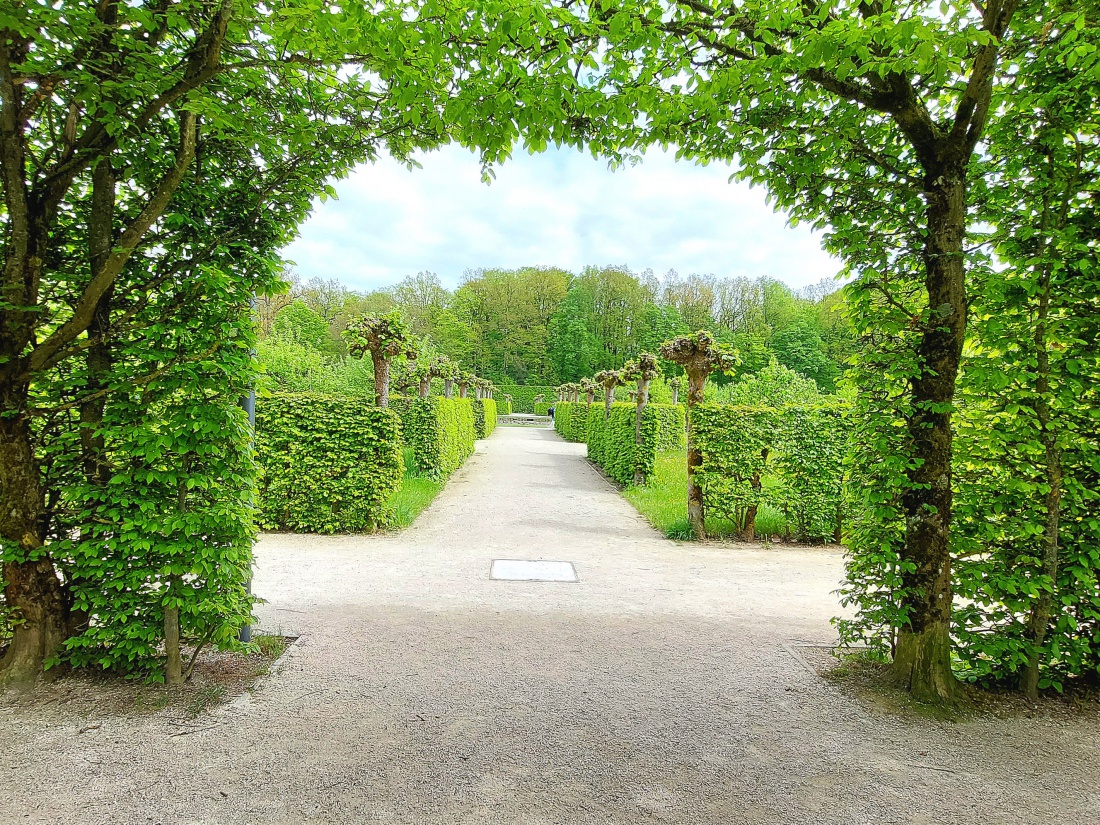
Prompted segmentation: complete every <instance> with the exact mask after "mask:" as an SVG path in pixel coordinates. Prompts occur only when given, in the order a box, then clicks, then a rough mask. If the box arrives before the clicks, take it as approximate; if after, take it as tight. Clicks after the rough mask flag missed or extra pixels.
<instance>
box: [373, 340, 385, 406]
mask: <svg viewBox="0 0 1100 825" xmlns="http://www.w3.org/2000/svg"><path fill="white" fill-rule="evenodd" d="M370 360H371V363H373V364H374V403H375V404H376V405H377V406H379V407H388V406H389V405H390V359H389V358H387V357H386V356H385V355H383V354H382V353H380V352H374V351H372V352H371V354H370Z"/></svg>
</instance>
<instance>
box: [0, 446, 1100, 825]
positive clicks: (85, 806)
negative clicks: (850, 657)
mask: <svg viewBox="0 0 1100 825" xmlns="http://www.w3.org/2000/svg"><path fill="white" fill-rule="evenodd" d="M494 558H520V559H524V558H526V559H550V560H563V561H571V562H573V563H574V564H575V565H576V568H577V571H578V573H579V576H580V582H579V583H570V584H561V583H554V584H552V583H542V582H501V581H491V580H489V578H488V575H489V566H490V563H491V561H492V559H494ZM841 567H842V564H841V558H840V556H839V554H838V553H836V552H834V551H831V550H790V549H784V550H763V549H759V548H756V549H750V548H729V547H718V546H713V547H711V546H707V547H697V546H691V545H678V544H675V543H673V542H669V541H666V540H664V539H663V538H661V537H660V536H659V535H657V534H656V533H655V532H654V531H652V530H651V529H650V528H649V527H648V526H647V525H646V524H645V523H644V521H643V520H642V519H641V518H640V517H639V516H638V515H637V514H636V512H635V511H634V510H633V508H631V507H630V505H629V504H627V503H626V502H625V501H623V500H622V498H621V497H620V496H619V495H618V494H617V493H616V492H615V491H614V490H613V489H612V488H611V486H610V485H609V484H608V483H607V482H606V481H604V479H603V478H602V477H600V476H599V475H598V474H597V473H596V472H595V471H594V470H593V469H592V468H591V467H590V466H589V465H588V464H587V462H586V461H585V460H584V458H583V447H581V446H579V445H573V444H567V443H565V442H563V441H561V440H560V439H558V438H557V436H556V435H554V433H553V432H551V431H549V430H534V429H520V428H504V429H500V430H498V431H497V433H496V434H495V435H494V436H493V438H491V439H490V440H488V441H487V442H484V443H482V444H481V445H480V446H479V452H478V453H477V454H476V455H475V456H473V457H472V458H471V459H470V461H469V462H467V464H466V466H465V467H464V468H463V469H462V470H461V471H459V473H458V474H456V476H455V477H454V478H453V479H452V480H451V482H450V483H449V484H448V485H447V488H446V489H445V490H444V491H443V493H442V494H441V495H440V497H439V498H438V500H437V501H436V502H435V503H434V504H433V505H432V507H431V508H430V509H429V510H428V511H427V512H426V513H425V514H424V515H423V516H422V518H421V520H420V521H419V522H418V524H417V525H416V526H415V527H414V528H413V529H411V530H409V531H406V532H405V533H403V534H401V535H398V536H390V537H332V538H318V537H308V536H292V535H270V536H265V537H264V538H263V539H262V541H261V543H260V545H259V548H258V561H257V575H256V580H255V589H256V592H257V593H259V594H260V595H262V596H263V597H264V598H266V599H267V600H268V603H267V604H266V605H264V606H263V607H262V609H261V623H262V625H263V626H264V627H265V628H266V629H268V630H282V631H284V632H292V633H301V634H302V638H301V640H300V642H299V643H298V645H296V646H295V647H294V648H293V649H292V651H291V652H290V654H289V655H288V656H287V658H286V659H285V662H284V664H283V665H282V667H281V669H280V670H279V672H278V673H276V674H275V675H273V676H272V677H271V678H270V679H268V680H267V682H266V683H264V684H263V685H262V687H261V688H260V689H259V690H258V691H257V692H256V693H255V694H253V695H251V696H247V695H246V696H244V697H242V698H241V699H239V700H237V701H236V702H234V703H233V704H232V705H231V706H229V707H227V708H224V709H223V710H222V711H221V712H219V713H218V714H216V715H214V716H212V717H211V718H210V725H209V727H208V728H206V729H202V730H199V731H198V732H196V733H194V734H192V735H189V736H185V737H177V738H170V737H169V735H168V734H169V732H170V731H172V730H175V729H174V728H172V727H171V726H170V725H169V724H168V723H167V722H166V721H165V720H164V719H161V718H159V717H153V718H146V719H111V720H105V721H104V722H103V724H102V726H101V728H99V729H97V730H96V731H95V732H94V735H88V734H85V735H81V736H78V735H77V734H76V731H77V729H78V728H79V726H80V724H82V721H83V720H79V719H74V718H72V717H71V715H68V716H67V715H66V713H65V711H64V709H56V710H55V711H53V712H51V713H49V714H46V716H45V717H44V718H43V719H41V720H39V722H40V724H38V725H37V727H36V730H35V732H34V733H33V734H31V735H30V736H28V735H27V734H26V732H25V730H24V731H20V729H19V726H20V725H21V724H25V723H26V720H16V719H9V720H0V777H2V778H0V822H2V823H7V822H36V823H38V822H41V823H53V822H57V823H65V824H66V825H78V823H112V825H127V824H128V823H151V822H156V823H164V825H176V823H180V824H181V825H182V823H202V824H203V825H236V823H242V824H243V823H259V822H263V823H279V824H281V825H282V824H285V825H303V823H341V824H342V823H349V824H350V823H369V822H380V823H402V825H404V824H405V823H407V824H408V825H432V824H433V823H507V824H508V825H511V824H512V823H518V824H520V825H550V824H551V823H554V825H558V824H560V825H573V824H574V823H622V824H623V825H635V823H690V825H701V824H702V823H707V824H709V823H715V824H716V825H717V823H722V824H723V825H726V824H727V823H808V822H821V823H829V824H830V825H844V823H871V822H873V823H932V822H936V823H955V822H958V823H964V822H965V823H992V824H993V825H998V824H999V823H1028V825H1030V823H1041V822H1058V823H1066V824H1067V825H1070V824H1072V823H1085V822H1091V821H1094V816H1093V814H1095V811H1096V810H1098V809H1100V779H1098V776H1100V770H1098V767H1100V752H1098V750H1097V741H1098V737H1097V734H1098V733H1100V728H1098V726H1097V724H1096V722H1095V720H1084V721H1081V722H1076V723H1073V724H1071V725H1058V724H1055V725H1052V724H1051V723H1050V720H1042V719H1038V720H1031V719H1014V720H1006V721H1000V720H983V721H978V722H968V723H965V724H957V725H951V724H945V723H935V722H920V723H917V722H905V721H900V720H897V719H894V718H891V717H889V716H885V715H882V714H878V713H875V712H872V711H869V710H867V709H865V708H864V707H862V706H861V705H859V704H858V703H856V702H854V701H853V700H852V699H850V698H848V697H846V696H845V695H844V694H842V693H840V692H839V691H837V690H836V689H835V688H833V687H831V686H830V685H829V684H828V683H826V682H824V681H823V680H822V679H820V678H819V677H818V676H816V675H815V674H814V673H813V672H812V670H811V669H809V668H808V666H807V665H806V663H805V661H804V660H803V659H801V658H800V657H799V656H798V655H797V654H796V653H794V652H793V648H792V646H791V645H792V643H793V642H798V641H809V642H822V643H824V642H827V641H829V640H830V639H831V638H832V636H833V634H832V630H831V628H830V625H829V618H830V617H831V616H832V615H834V614H835V613H836V611H837V606H836V602H835V596H833V595H831V591H833V590H834V589H835V588H836V586H837V584H838V582H839V579H840V576H841ZM1044 764H1057V765H1058V770H1057V771H1056V772H1053V771H1047V770H1045V769H1044V767H1043V765H1044ZM26 777H33V778H34V780H33V782H28V781H27V779H26ZM16 795H18V796H16Z"/></svg>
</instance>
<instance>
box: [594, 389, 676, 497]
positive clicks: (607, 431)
mask: <svg viewBox="0 0 1100 825" xmlns="http://www.w3.org/2000/svg"><path fill="white" fill-rule="evenodd" d="M636 420H637V406H636V405H634V404H630V403H620V404H612V405H611V415H610V417H609V418H608V420H607V421H606V422H605V421H604V408H603V405H602V404H593V405H592V406H591V408H589V410H588V417H587V440H588V457H589V458H590V459H591V460H592V461H594V462H595V463H596V464H598V465H599V466H601V467H602V468H603V469H604V472H606V473H607V474H608V475H609V476H611V478H613V479H615V481H617V482H618V483H619V484H623V485H629V484H633V483H634V475H635V471H636V470H641V472H642V475H643V477H644V478H645V479H646V480H647V481H648V480H649V477H650V476H651V475H652V474H653V465H654V462H655V460H656V458H657V453H658V451H660V450H662V449H682V448H683V443H684V408H683V407H681V406H679V405H675V406H673V405H664V404H647V405H646V407H645V411H644V412H643V413H642V449H641V450H639V449H638V448H637V444H636V439H635V422H636ZM662 444H667V445H670V446H667V447H664V448H662V446H661V445H662Z"/></svg>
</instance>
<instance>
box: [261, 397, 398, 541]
mask: <svg viewBox="0 0 1100 825" xmlns="http://www.w3.org/2000/svg"><path fill="white" fill-rule="evenodd" d="M256 451H257V453H258V456H259V460H260V464H261V466H262V467H263V469H264V479H263V483H262V484H261V487H260V521H261V524H262V525H263V526H264V527H267V528H276V529H281V530H300V531H302V532H307V533H336V532H344V531H349V532H350V531H364V530H373V529H375V528H377V527H379V526H382V525H383V524H384V523H385V522H386V519H387V515H388V514H387V510H386V502H387V501H388V500H389V498H390V496H392V495H393V493H394V492H395V491H396V490H397V489H398V487H399V486H400V484H401V476H402V474H403V472H404V467H403V466H402V460H401V422H400V420H399V419H398V416H397V414H396V413H395V412H393V411H391V410H387V409H382V408H378V407H368V406H366V405H364V404H363V403H362V401H360V400H347V399H339V398H329V397H325V396H318V395H281V396H279V395H276V396H273V397H271V398H267V399H264V400H263V401H262V402H261V403H260V404H258V405H257V410H256Z"/></svg>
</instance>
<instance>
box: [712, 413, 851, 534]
mask: <svg viewBox="0 0 1100 825" xmlns="http://www.w3.org/2000/svg"><path fill="white" fill-rule="evenodd" d="M694 421H695V427H694V429H693V437H694V439H695V442H696V444H697V446H698V448H699V451H700V453H701V455H702V465H701V466H700V467H699V469H698V470H697V472H696V475H697V477H698V480H699V484H700V487H701V488H702V490H703V496H704V500H705V502H706V506H707V507H708V508H713V511H714V512H715V513H717V514H721V515H722V516H724V517H725V518H728V519H730V520H731V521H732V522H734V523H735V524H737V525H738V528H739V529H740V530H741V531H742V534H743V535H745V536H746V537H751V536H752V533H753V530H752V528H753V527H754V526H755V522H756V517H757V514H758V512H759V510H760V508H761V506H762V505H764V504H765V503H766V504H769V505H771V506H772V507H774V508H776V509H777V510H779V511H781V512H782V513H783V515H784V516H785V518H786V521H787V525H788V529H789V530H790V531H791V532H792V533H793V534H794V535H795V537H796V538H798V539H800V540H803V541H805V540H814V541H830V540H834V539H836V538H838V523H839V518H840V513H841V502H842V499H843V495H842V494H843V457H844V452H845V447H846V438H847V435H846V425H845V422H844V411H843V408H841V407H839V406H836V405H832V406H805V407H802V406H796V407H785V408H782V409H774V408H770V407H744V406H730V405H721V404H710V403H708V404H701V405H698V406H697V407H696V408H695V419H694Z"/></svg>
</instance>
